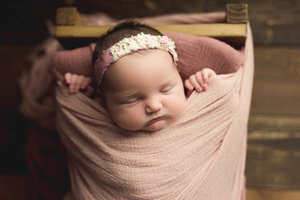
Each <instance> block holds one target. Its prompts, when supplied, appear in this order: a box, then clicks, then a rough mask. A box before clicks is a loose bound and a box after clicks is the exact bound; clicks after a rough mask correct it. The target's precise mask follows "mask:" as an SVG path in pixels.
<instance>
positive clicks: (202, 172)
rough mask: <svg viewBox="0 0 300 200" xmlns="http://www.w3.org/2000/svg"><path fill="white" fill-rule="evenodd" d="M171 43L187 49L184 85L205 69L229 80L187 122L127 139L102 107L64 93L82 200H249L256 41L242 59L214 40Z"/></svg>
mask: <svg viewBox="0 0 300 200" xmlns="http://www.w3.org/2000/svg"><path fill="white" fill-rule="evenodd" d="M171 35H172V36H171ZM169 36H170V37H172V39H174V40H175V42H176V44H177V47H178V45H179V46H180V41H181V42H182V44H183V43H184V44H185V45H183V46H181V47H180V48H178V50H177V52H178V55H179V65H178V67H179V71H180V72H181V75H182V76H183V77H187V76H188V75H189V74H191V73H193V72H194V71H195V70H196V71H197V70H199V69H201V68H203V67H211V68H213V69H215V70H216V71H217V73H220V72H224V71H226V72H228V73H226V74H224V75H219V76H217V77H215V78H212V79H210V80H209V82H208V86H209V89H208V91H207V92H203V93H200V94H198V93H193V94H192V95H191V97H189V99H188V100H187V107H186V108H185V110H184V112H183V113H182V115H181V117H180V118H179V119H178V120H177V121H176V122H174V123H173V124H172V125H170V126H169V127H167V128H165V129H163V130H161V131H158V132H154V133H144V132H128V131H124V130H122V129H120V128H119V127H117V126H116V125H115V124H114V123H113V121H112V120H111V118H110V116H109V113H108V112H107V111H106V110H105V109H104V108H103V107H102V106H101V105H99V104H97V103H96V102H94V101H93V100H91V99H89V98H88V97H86V96H84V95H83V94H81V93H78V94H75V95H70V94H69V93H68V92H67V89H66V88H65V87H63V86H58V87H57V92H56V98H57V103H58V116H57V123H58V124H57V125H58V131H59V133H60V136H61V139H62V141H63V143H64V144H65V146H66V148H67V150H68V152H69V168H70V176H71V184H72V192H73V194H74V196H75V197H76V199H191V200H194V199H195V200H196V199H204V200H219V199H225V200H240V199H241V198H242V194H243V189H244V181H245V180H244V169H245V155H246V137H247V122H248V115H249V107H250V101H251V89H252V78H253V52H252V51H253V47H252V38H251V33H250V32H249V36H248V38H247V43H246V46H245V49H242V50H241V51H237V50H235V49H233V48H232V47H230V46H229V45H227V44H225V43H223V42H220V41H218V40H214V39H211V38H200V39H199V38H198V37H197V38H198V39H196V37H194V36H187V35H182V34H171V33H169ZM186 41H193V42H192V43H187V42H186ZM177 42H178V43H177ZM186 44H187V45H186ZM195 49H196V50H195ZM194 50H195V51H194ZM207 57H209V59H207ZM181 58H182V59H181ZM187 67H188V68H187ZM224 67H226V69H224ZM230 72H231V73H230Z"/></svg>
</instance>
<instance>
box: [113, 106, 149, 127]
mask: <svg viewBox="0 0 300 200" xmlns="http://www.w3.org/2000/svg"><path fill="white" fill-rule="evenodd" d="M113 120H114V122H115V123H116V124H117V125H118V126H120V127H121V128H123V129H126V130H131V131H135V130H139V129H141V128H142V127H143V124H144V122H143V116H142V115H141V112H140V110H139V109H137V108H130V109H121V110H119V111H118V112H115V113H114V116H113Z"/></svg>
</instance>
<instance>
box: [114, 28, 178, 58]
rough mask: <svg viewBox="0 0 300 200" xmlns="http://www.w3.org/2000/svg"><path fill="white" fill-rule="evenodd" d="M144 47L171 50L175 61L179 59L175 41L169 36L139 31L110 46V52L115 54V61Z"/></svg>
mask: <svg viewBox="0 0 300 200" xmlns="http://www.w3.org/2000/svg"><path fill="white" fill-rule="evenodd" d="M143 49H162V50H166V51H168V52H170V53H171V54H172V56H173V59H174V61H175V62H177V60H178V56H177V53H176V51H175V42H174V41H173V40H171V39H169V38H168V37H167V36H165V35H164V36H160V35H150V34H145V33H139V34H138V35H136V36H131V37H130V38H124V39H123V40H121V41H119V42H118V43H116V44H114V45H113V46H112V47H111V48H110V53H111V55H112V56H113V60H112V61H113V62H115V61H117V60H118V59H119V58H121V57H122V56H124V55H126V54H129V53H132V52H136V51H139V50H143Z"/></svg>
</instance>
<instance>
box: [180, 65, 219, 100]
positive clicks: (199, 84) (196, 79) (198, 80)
mask: <svg viewBox="0 0 300 200" xmlns="http://www.w3.org/2000/svg"><path fill="white" fill-rule="evenodd" d="M216 75H217V74H216V73H215V72H214V70H212V69H210V68H204V69H202V70H201V71H198V72H196V73H195V74H193V75H191V76H190V77H189V79H186V80H185V82H184V86H185V87H186V88H187V89H188V96H190V94H191V93H192V92H193V90H196V91H197V92H202V91H206V90H207V81H208V78H210V77H212V76H216Z"/></svg>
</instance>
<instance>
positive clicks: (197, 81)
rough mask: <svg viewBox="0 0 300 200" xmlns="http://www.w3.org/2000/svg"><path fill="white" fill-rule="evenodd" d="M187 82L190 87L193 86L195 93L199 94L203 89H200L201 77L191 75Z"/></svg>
mask: <svg viewBox="0 0 300 200" xmlns="http://www.w3.org/2000/svg"><path fill="white" fill-rule="evenodd" d="M189 81H190V83H191V85H192V86H193V88H195V90H196V91H197V92H201V91H202V90H203V89H202V78H201V76H199V75H197V74H196V75H192V76H190V78H189Z"/></svg>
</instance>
